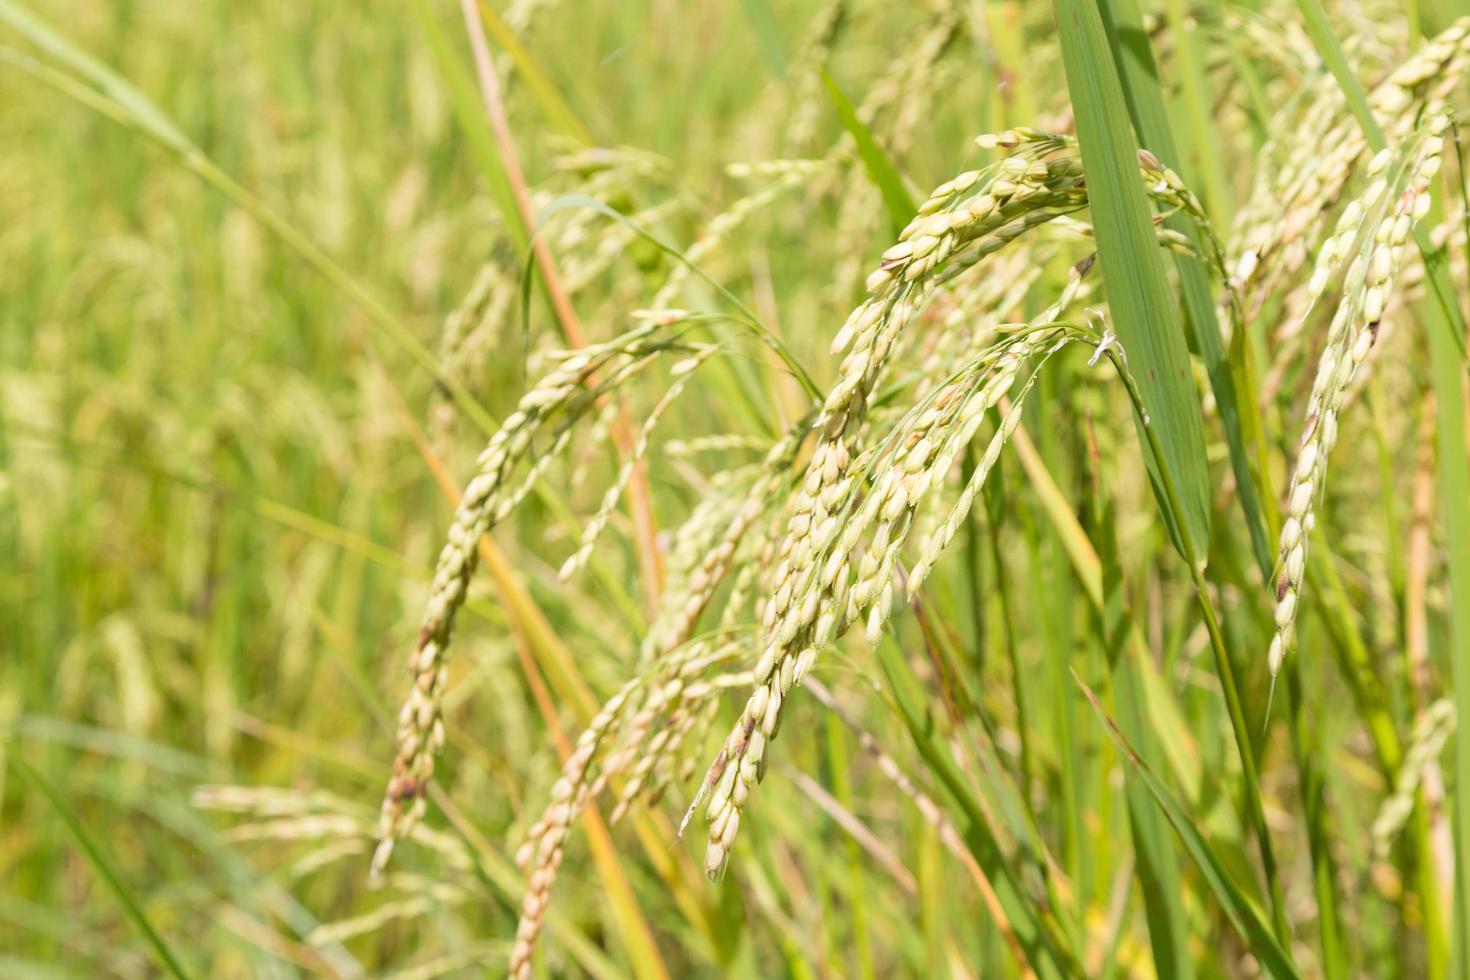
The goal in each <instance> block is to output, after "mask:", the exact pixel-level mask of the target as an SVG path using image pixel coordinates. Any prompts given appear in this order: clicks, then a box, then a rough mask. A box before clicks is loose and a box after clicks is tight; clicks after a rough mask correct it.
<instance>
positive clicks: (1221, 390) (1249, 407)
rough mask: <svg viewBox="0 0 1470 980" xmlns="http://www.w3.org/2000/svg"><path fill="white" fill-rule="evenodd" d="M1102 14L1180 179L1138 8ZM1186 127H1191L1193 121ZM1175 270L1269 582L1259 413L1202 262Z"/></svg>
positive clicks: (1177, 220) (1177, 261) (1191, 232)
mask: <svg viewBox="0 0 1470 980" xmlns="http://www.w3.org/2000/svg"><path fill="white" fill-rule="evenodd" d="M1101 9H1102V12H1103V16H1104V19H1105V26H1106V28H1107V32H1108V37H1109V40H1110V41H1111V42H1112V47H1113V56H1114V60H1115V61H1116V62H1117V65H1118V71H1119V74H1120V77H1121V80H1122V83H1123V94H1124V97H1125V98H1126V99H1127V102H1128V111H1129V114H1130V115H1131V117H1132V119H1133V125H1134V127H1135V128H1136V129H1137V131H1138V136H1139V141H1140V142H1141V143H1142V145H1143V146H1145V147H1146V148H1148V149H1149V150H1150V151H1151V152H1152V153H1153V154H1154V155H1155V156H1157V157H1158V158H1159V159H1160V160H1162V161H1163V162H1164V164H1165V165H1167V166H1170V167H1173V168H1174V169H1175V170H1176V171H1180V172H1181V173H1185V172H1187V171H1186V170H1185V169H1184V167H1183V159H1182V158H1181V156H1180V153H1179V150H1178V148H1177V146H1176V145H1175V142H1174V134H1173V131H1172V130H1171V129H1170V127H1169V116H1168V113H1167V111H1166V109H1165V107H1164V93H1163V88H1162V86H1161V85H1160V82H1159V71H1158V65H1157V64H1156V63H1155V61H1154V56H1153V50H1152V48H1151V47H1150V46H1149V42H1148V33H1147V32H1146V31H1145V30H1144V26H1143V14H1142V12H1141V10H1140V9H1139V6H1138V0H1105V2H1104V3H1103V4H1102V5H1101ZM1191 119H1192V121H1193V117H1191ZM1213 138H1214V134H1212V133H1208V132H1195V133H1194V142H1195V145H1196V146H1197V147H1204V146H1207V145H1208V141H1210V140H1212V139H1213ZM1164 224H1165V226H1166V227H1168V228H1170V229H1173V230H1174V231H1177V232H1180V233H1181V234H1183V235H1184V236H1185V237H1186V238H1188V239H1189V241H1190V242H1191V243H1192V244H1194V245H1195V246H1196V251H1197V252H1199V253H1200V254H1203V248H1202V247H1201V246H1200V236H1199V231H1198V229H1196V228H1195V226H1194V222H1193V221H1190V220H1189V219H1188V218H1186V217H1184V216H1183V215H1172V216H1170V217H1169V219H1168V220H1167V221H1165V222H1164ZM1174 266H1175V268H1176V269H1178V270H1179V284H1180V286H1181V288H1182V291H1183V293H1184V314H1185V323H1186V324H1187V325H1188V327H1189V329H1190V336H1191V337H1193V339H1194V346H1195V348H1196V350H1198V352H1199V355H1200V359H1201V360H1203V361H1204V364H1205V370H1206V372H1208V374H1209V376H1210V389H1211V390H1212V391H1213V392H1214V394H1215V404H1216V406H1218V408H1219V412H1220V424H1221V426H1222V427H1223V428H1224V430H1225V442H1226V444H1227V445H1228V446H1229V448H1230V468H1231V471H1232V472H1233V473H1234V474H1235V484H1236V497H1237V499H1238V500H1239V501H1240V508H1241V511H1242V512H1243V513H1244V514H1245V521H1246V528H1247V529H1248V530H1249V531H1250V536H1251V550H1252V552H1253V553H1254V557H1255V559H1256V564H1257V565H1259V566H1261V567H1262V569H1263V570H1264V571H1265V572H1266V573H1267V574H1269V573H1270V570H1271V567H1272V565H1273V564H1274V562H1275V554H1274V552H1273V551H1272V547H1271V542H1272V539H1273V533H1274V532H1273V530H1272V527H1273V522H1272V521H1271V520H1269V519H1268V517H1267V514H1266V511H1265V510H1264V509H1263V507H1262V498H1263V496H1264V497H1265V498H1266V499H1267V500H1268V501H1269V500H1270V491H1269V488H1267V492H1266V493H1265V494H1264V495H1263V494H1262V493H1261V492H1260V489H1259V483H1260V478H1261V474H1260V473H1258V472H1257V471H1256V469H1255V468H1253V466H1252V461H1253V460H1254V461H1255V463H1256V466H1259V465H1260V463H1261V460H1260V458H1259V454H1256V455H1253V454H1252V453H1251V451H1250V448H1249V447H1252V446H1257V445H1258V442H1257V438H1258V437H1259V435H1260V433H1261V431H1262V424H1261V419H1260V410H1259V409H1258V408H1257V407H1256V405H1255V403H1254V402H1253V401H1250V400H1242V399H1241V398H1240V397H1239V393H1238V392H1237V389H1236V377H1235V374H1234V373H1233V372H1232V365H1231V363H1230V359H1229V358H1228V357H1227V356H1226V353H1225V350H1224V346H1223V344H1222V342H1221V339H1220V324H1219V322H1218V321H1217V320H1216V318H1215V298H1214V296H1213V294H1212V292H1211V287H1210V279H1209V274H1208V273H1207V271H1206V269H1205V266H1204V263H1203V261H1202V260H1201V259H1200V258H1198V257H1197V256H1192V255H1175V256H1174ZM1235 370H1237V371H1238V370H1239V369H1238V368H1236V369H1235Z"/></svg>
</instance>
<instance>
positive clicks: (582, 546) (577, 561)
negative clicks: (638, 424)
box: [557, 347, 716, 581]
mask: <svg viewBox="0 0 1470 980" xmlns="http://www.w3.org/2000/svg"><path fill="white" fill-rule="evenodd" d="M715 351H716V348H714V347H704V348H701V349H699V350H697V351H696V352H695V353H694V354H693V355H691V356H690V357H688V358H686V359H684V360H682V361H680V362H679V363H678V364H675V365H674V366H673V368H672V369H671V371H670V373H671V374H672V375H673V376H674V382H673V383H672V384H671V385H669V387H668V390H667V391H665V392H664V394H663V397H661V398H660V399H659V400H658V402H657V404H655V405H654V406H653V410H652V411H651V412H649V413H648V418H647V419H646V420H645V421H644V423H643V426H642V428H641V429H640V430H639V433H638V441H637V442H636V443H634V445H633V451H632V452H631V453H629V454H628V456H627V458H626V459H624V460H623V464H622V466H621V467H619V469H618V473H617V476H615V477H614V478H613V481H612V484H611V485H610V486H609V487H608V488H607V492H606V493H604V494H603V497H602V505H601V506H600V507H598V509H597V513H596V514H594V515H593V516H592V519H591V520H590V521H588V522H587V527H586V528H585V529H584V530H583V532H582V540H581V542H580V543H579V544H578V546H577V550H576V551H575V552H574V553H573V554H572V555H571V557H569V558H568V559H567V560H566V561H565V562H564V563H563V564H562V566H561V570H560V571H559V572H558V573H557V574H558V577H559V578H561V580H562V581H566V580H567V579H569V578H571V577H572V576H573V575H575V574H576V573H577V570H578V569H579V568H581V567H582V566H583V565H584V564H586V562H587V559H588V558H589V557H590V556H591V555H592V548H593V546H594V545H596V544H597V537H598V535H599V534H601V533H602V529H603V528H605V527H606V526H607V522H608V520H609V519H611V517H612V512H613V510H614V509H615V508H616V507H617V505H618V498H619V497H621V496H622V492H623V488H624V487H626V486H627V485H628V480H629V479H631V478H632V476H633V468H634V467H635V466H636V465H637V464H638V461H639V460H641V459H642V458H643V457H644V456H645V455H646V454H647V453H648V444H649V438H650V436H651V434H652V432H653V429H654V427H655V426H657V425H658V422H659V420H660V419H661V418H662V417H663V415H664V413H665V412H667V411H668V409H669V406H670V405H672V404H673V403H674V402H675V401H676V400H677V399H678V397H679V395H680V394H681V393H682V392H683V391H684V388H685V386H687V385H688V383H689V379H690V378H692V377H693V376H694V372H695V371H697V370H698V369H699V366H700V365H701V364H703V363H704V362H705V361H706V360H708V359H709V357H710V356H712V355H713V354H714V353H715Z"/></svg>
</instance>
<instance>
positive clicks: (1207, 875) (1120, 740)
mask: <svg viewBox="0 0 1470 980" xmlns="http://www.w3.org/2000/svg"><path fill="white" fill-rule="evenodd" d="M1073 676H1074V678H1075V679H1076V681H1077V683H1078V684H1079V685H1080V686H1081V687H1082V692H1083V693H1084V694H1085V695H1087V700H1088V701H1090V702H1092V708H1093V710H1094V711H1095V712H1097V716H1098V719H1099V720H1100V721H1101V722H1102V723H1103V727H1104V728H1105V729H1106V731H1107V734H1108V737H1109V738H1110V739H1112V741H1113V744H1114V745H1116V746H1117V748H1118V751H1120V752H1122V753H1123V756H1124V757H1125V758H1126V759H1127V760H1128V763H1129V765H1130V766H1131V767H1132V769H1133V770H1134V771H1135V772H1137V773H1138V775H1139V776H1140V777H1141V778H1142V779H1143V782H1144V785H1145V786H1147V787H1148V791H1149V794H1150V795H1151V796H1153V798H1154V802H1155V803H1157V804H1158V805H1159V809H1160V810H1162V811H1163V813H1164V816H1165V818H1166V819H1167V820H1168V821H1169V823H1170V825H1171V826H1173V828H1174V831H1175V833H1177V834H1178V835H1179V839H1180V841H1182V842H1183V844H1184V849H1185V850H1186V851H1188V852H1189V856H1190V857H1192V858H1194V860H1195V863H1196V864H1197V865H1198V866H1199V870H1200V873H1201V874H1202V875H1203V876H1204V879H1205V881H1206V883H1207V884H1208V885H1209V886H1210V890H1211V891H1212V892H1214V894H1215V897H1216V898H1217V899H1218V900H1219V902H1220V906H1221V908H1222V909H1223V910H1224V911H1225V915H1226V917H1227V918H1229V920H1230V924H1231V925H1232V926H1234V927H1235V930H1236V931H1237V932H1238V933H1239V934H1240V937H1241V939H1243V940H1244V941H1245V944H1246V946H1247V947H1248V948H1249V949H1250V951H1251V955H1253V956H1255V958H1256V959H1257V960H1258V961H1259V962H1260V964H1261V966H1262V968H1263V969H1264V970H1265V971H1266V972H1267V974H1268V975H1270V976H1272V977H1276V978H1278V980H1279V978H1289V977H1297V976H1299V974H1298V973H1297V971H1296V968H1295V967H1293V966H1292V965H1291V960H1290V959H1289V958H1288V957H1287V955H1286V951H1285V950H1284V949H1282V948H1281V944H1280V943H1278V942H1277V941H1276V937H1275V936H1274V935H1272V933H1271V927H1270V926H1269V925H1268V924H1267V923H1266V920H1265V918H1264V916H1263V915H1262V914H1261V910H1260V909H1258V908H1257V907H1256V906H1255V904H1254V903H1252V902H1251V901H1250V899H1249V898H1247V897H1246V895H1245V893H1244V892H1243V891H1241V889H1240V886H1238V885H1237V884H1236V883H1235V881H1234V880H1233V879H1231V877H1230V876H1229V874H1227V873H1226V871H1225V866H1224V865H1223V864H1222V863H1221V861H1220V859H1219V858H1218V857H1216V855H1215V852H1214V850H1213V849H1212V848H1211V847H1210V845H1209V843H1208V842H1207V841H1206V840H1205V838H1204V837H1203V836H1202V835H1201V834H1200V832H1199V830H1198V829H1197V828H1196V827H1195V825H1194V821H1193V820H1191V819H1190V817H1189V814H1188V813H1187V812H1186V811H1185V809H1184V807H1183V805H1182V804H1180V802H1179V801H1178V800H1176V799H1175V798H1174V795H1173V794H1172V793H1171V792H1170V791H1169V789H1168V787H1166V786H1165V785H1164V784H1163V782H1162V781H1160V780H1159V778H1158V777H1157V776H1156V775H1154V773H1153V770H1152V769H1150V768H1149V766H1148V764H1147V763H1146V762H1144V761H1143V759H1142V758H1140V757H1139V755H1138V753H1137V752H1135V751H1134V749H1133V746H1132V745H1131V744H1130V743H1129V741H1128V740H1127V739H1126V738H1124V737H1123V733H1122V732H1121V731H1119V729H1118V726H1117V725H1116V724H1115V723H1114V722H1113V720H1112V719H1111V718H1109V717H1108V714H1107V712H1106V711H1104V710H1103V707H1102V704H1101V703H1099V701H1098V699H1097V695H1096V694H1094V693H1093V692H1092V689H1091V688H1089V687H1088V686H1087V685H1086V684H1084V683H1083V682H1082V678H1080V677H1076V675H1075V674H1074V675H1073Z"/></svg>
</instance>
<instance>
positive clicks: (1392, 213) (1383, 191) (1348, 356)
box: [1267, 109, 1450, 678]
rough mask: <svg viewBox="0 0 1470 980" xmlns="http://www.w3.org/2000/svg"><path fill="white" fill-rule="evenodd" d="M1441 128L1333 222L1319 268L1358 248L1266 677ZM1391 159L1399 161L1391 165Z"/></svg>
mask: <svg viewBox="0 0 1470 980" xmlns="http://www.w3.org/2000/svg"><path fill="white" fill-rule="evenodd" d="M1449 127H1450V117H1449V116H1448V114H1447V113H1445V112H1444V111H1443V110H1442V109H1438V110H1433V111H1432V112H1431V114H1430V117H1429V119H1428V120H1427V121H1426V123H1425V125H1424V126H1423V128H1422V129H1421V131H1420V132H1419V133H1418V134H1416V135H1415V136H1414V137H1413V138H1412V139H1411V140H1410V141H1409V142H1408V145H1407V146H1405V147H1404V148H1403V150H1402V151H1401V152H1400V153H1399V154H1394V153H1392V152H1389V151H1385V152H1384V153H1381V154H1379V155H1378V156H1377V157H1375V159H1374V162H1373V165H1372V167H1371V168H1370V178H1373V179H1375V182H1374V183H1373V184H1371V185H1370V186H1369V189H1368V191H1367V192H1366V194H1365V197H1367V198H1368V200H1369V202H1370V203H1368V204H1366V205H1363V206H1362V207H1360V208H1357V209H1355V208H1353V207H1351V206H1349V207H1348V208H1347V209H1346V211H1345V215H1344V216H1345V218H1348V219H1349V220H1347V221H1346V222H1342V223H1340V224H1339V228H1340V234H1337V235H1334V236H1333V238H1332V239H1330V240H1329V242H1330V245H1331V248H1330V253H1329V255H1328V256H1327V261H1326V262H1325V263H1324V264H1323V266H1322V268H1328V267H1329V266H1330V265H1335V264H1336V263H1337V262H1338V261H1339V258H1340V256H1339V253H1340V252H1342V253H1343V255H1342V257H1345V255H1346V250H1347V245H1346V244H1345V243H1346V242H1347V241H1348V240H1349V235H1351V240H1352V241H1354V242H1356V243H1358V244H1356V246H1355V248H1354V249H1353V257H1352V261H1351V263H1350V266H1349V269H1348V272H1347V281H1346V283H1345V285H1344V288H1343V298H1342V301H1341V303H1340V304H1339V305H1338V307H1337V312H1336V313H1335V314H1334V316H1333V319H1332V325H1331V327H1330V328H1329V330H1328V335H1327V343H1326V346H1325V347H1324V348H1323V351H1322V356H1321V359H1320V361H1319V362H1318V365H1317V374H1316V377H1315V379H1314V380H1313V382H1312V393H1311V396H1310V397H1309V399H1308V401H1307V423H1306V429H1305V431H1304V432H1303V434H1302V442H1301V447H1302V448H1301V451H1300V452H1299V453H1298V455H1297V459H1296V464H1295V466H1294V468H1293V471H1292V476H1291V481H1290V483H1289V484H1288V497H1287V504H1286V514H1285V522H1284V523H1283V524H1282V528H1281V538H1280V545H1279V547H1280V551H1279V557H1278V559H1277V574H1276V582H1275V589H1276V610H1275V621H1276V632H1275V635H1274V636H1273V637H1272V639H1271V646H1270V650H1269V651H1268V654H1267V664H1268V666H1269V668H1270V671H1271V676H1272V677H1273V678H1274V677H1275V676H1276V673H1277V671H1279V670H1280V669H1281V663H1282V661H1283V660H1284V659H1285V658H1286V655H1287V653H1288V652H1289V651H1290V648H1291V642H1292V626H1293V624H1294V623H1295V620H1296V612H1297V603H1298V600H1299V597H1300V595H1301V589H1302V583H1303V581H1304V578H1305V574H1306V561H1307V543H1308V540H1309V537H1310V535H1311V532H1312V528H1313V525H1314V524H1315V523H1316V517H1315V510H1316V500H1317V498H1318V496H1320V494H1321V492H1322V487H1323V484H1324V482H1325V479H1324V478H1325V476H1326V473H1327V458H1328V455H1329V454H1330V453H1331V452H1332V448H1333V446H1334V444H1335V443H1336V441H1337V417H1338V413H1339V411H1340V410H1341V408H1342V402H1343V398H1344V395H1345V393H1346V391H1347V389H1348V386H1349V385H1351V384H1352V381H1353V378H1354V376H1355V375H1356V374H1357V372H1358V368H1359V367H1360V366H1361V365H1362V363H1363V360H1364V359H1365V358H1366V357H1367V356H1368V352H1369V351H1370V350H1371V349H1372V346H1373V343H1374V341H1375V340H1376V339H1377V337H1378V325H1379V322H1380V321H1381V320H1382V318H1383V312H1384V308H1385V306H1386V304H1387V302H1388V299H1389V295H1390V294H1391V292H1392V290H1393V286H1394V278H1395V276H1396V274H1397V272H1398V268H1399V264H1400V262H1401V261H1402V257H1403V250H1404V246H1405V244H1406V243H1407V242H1408V241H1409V237H1410V234H1411V231H1412V229H1413V225H1414V222H1416V221H1418V220H1420V219H1421V218H1423V217H1424V215H1425V214H1427V213H1428V208H1429V189H1430V187H1429V185H1430V182H1431V181H1432V180H1433V179H1434V176H1435V175H1436V174H1437V173H1438V171H1439V166H1440V152H1441V150H1442V147H1443V143H1444V138H1445V134H1446V133H1447V132H1448V130H1449ZM1396 156H1397V157H1399V158H1400V162H1398V163H1397V164H1395V157H1396ZM1380 174H1385V175H1386V176H1387V179H1386V181H1385V183H1384V186H1382V187H1380V186H1379V184H1378V183H1377V180H1376V179H1377V178H1378V177H1379V175H1380ZM1359 211H1361V212H1362V213H1363V216H1360V215H1359V214H1358V212H1359ZM1314 280H1315V277H1314ZM1323 287H1324V288H1325V280H1324V282H1323Z"/></svg>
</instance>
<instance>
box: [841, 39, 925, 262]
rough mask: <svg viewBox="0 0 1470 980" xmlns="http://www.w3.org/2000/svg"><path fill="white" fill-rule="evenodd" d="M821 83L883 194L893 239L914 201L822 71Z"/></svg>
mask: <svg viewBox="0 0 1470 980" xmlns="http://www.w3.org/2000/svg"><path fill="white" fill-rule="evenodd" d="M822 81H823V82H824V83H825V84H826V86H827V94H828V95H830V96H831V97H832V106H833V108H835V109H836V110H837V118H838V119H839V120H841V122H842V128H843V129H845V130H847V132H848V134H849V135H851V136H852V141H853V142H854V143H855V144H857V151H858V156H859V157H860V158H861V159H862V161H863V166H864V167H866V168H867V170H868V176H869V177H871V178H873V183H875V184H877V185H878V190H879V191H881V192H882V194H883V205H884V207H886V208H887V209H888V221H889V224H891V225H892V226H893V232H894V237H897V235H898V233H899V232H900V231H902V230H903V227H904V226H905V225H907V224H908V223H909V220H910V219H911V218H913V216H914V212H915V211H916V210H917V207H916V206H915V204H914V199H913V198H912V197H910V196H909V192H908V188H906V187H904V184H903V178H902V177H900V176H899V175H898V169H897V168H896V167H894V165H893V161H892V160H890V159H888V154H887V153H885V152H883V147H881V146H879V145H878V141H877V140H875V139H874V138H873V133H872V131H871V130H869V129H868V127H867V126H865V125H863V121H862V120H861V119H859V118H858V115H857V110H856V109H854V108H853V107H852V103H851V102H849V101H848V99H847V96H846V95H843V94H842V89H840V88H838V87H837V83H836V82H835V81H833V80H832V76H831V75H829V74H828V73H827V69H825V68H823V69H822Z"/></svg>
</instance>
